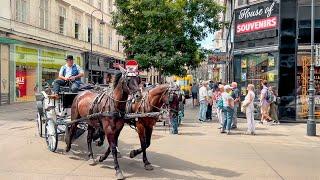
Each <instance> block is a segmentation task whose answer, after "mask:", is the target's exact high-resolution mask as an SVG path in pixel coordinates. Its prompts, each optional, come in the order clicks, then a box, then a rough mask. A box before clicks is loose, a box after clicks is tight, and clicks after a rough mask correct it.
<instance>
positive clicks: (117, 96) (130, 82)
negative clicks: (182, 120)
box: [66, 72, 141, 179]
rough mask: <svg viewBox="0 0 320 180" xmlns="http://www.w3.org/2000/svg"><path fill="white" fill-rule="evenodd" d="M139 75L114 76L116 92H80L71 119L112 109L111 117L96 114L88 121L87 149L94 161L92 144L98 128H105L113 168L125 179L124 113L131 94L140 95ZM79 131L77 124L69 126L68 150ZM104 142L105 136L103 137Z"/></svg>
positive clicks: (122, 74)
mask: <svg viewBox="0 0 320 180" xmlns="http://www.w3.org/2000/svg"><path fill="white" fill-rule="evenodd" d="M139 84H140V77H138V76H134V77H127V76H126V73H124V72H123V73H119V74H117V75H116V77H115V81H114V85H113V88H114V89H113V91H112V92H104V93H103V94H99V93H96V92H93V91H85V92H83V93H81V94H79V95H78V96H77V97H76V98H75V100H74V101H73V104H72V107H71V120H76V119H79V118H81V117H86V116H88V115H90V114H92V113H99V112H109V114H110V116H102V117H97V118H95V119H90V120H87V121H86V123H87V125H88V129H87V130H88V136H87V143H88V150H89V158H90V159H91V160H93V152H92V147H91V143H92V140H93V135H94V131H95V130H99V129H103V132H104V133H100V134H104V135H105V137H106V138H107V140H108V143H109V148H108V150H110V149H111V150H112V155H113V159H114V168H115V170H116V177H117V179H123V178H124V177H123V174H122V171H121V169H120V167H119V163H118V159H117V149H116V147H117V144H118V137H119V135H120V132H121V130H122V128H123V126H124V122H125V120H124V115H125V113H126V112H125V110H126V103H127V101H128V96H129V95H132V97H135V98H139V97H141V91H140V88H139ZM76 130H77V123H74V124H72V125H71V126H70V127H68V128H67V132H66V144H67V147H66V151H67V152H68V151H69V150H70V148H71V143H72V139H73V137H74V135H75V132H76ZM100 139H101V141H103V139H102V138H100Z"/></svg>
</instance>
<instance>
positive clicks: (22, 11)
mask: <svg viewBox="0 0 320 180" xmlns="http://www.w3.org/2000/svg"><path fill="white" fill-rule="evenodd" d="M16 20H17V21H20V22H24V23H26V22H27V0H16Z"/></svg>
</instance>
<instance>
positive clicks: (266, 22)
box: [237, 16, 278, 34]
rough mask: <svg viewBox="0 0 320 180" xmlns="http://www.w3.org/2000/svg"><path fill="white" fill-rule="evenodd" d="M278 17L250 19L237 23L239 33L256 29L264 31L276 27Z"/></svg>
mask: <svg viewBox="0 0 320 180" xmlns="http://www.w3.org/2000/svg"><path fill="white" fill-rule="evenodd" d="M277 24H278V18H277V17H276V16H273V17H269V18H265V19H258V20H254V21H248V22H245V23H241V24H238V25H237V34H243V33H249V32H254V31H262V30H266V29H272V28H276V27H277Z"/></svg>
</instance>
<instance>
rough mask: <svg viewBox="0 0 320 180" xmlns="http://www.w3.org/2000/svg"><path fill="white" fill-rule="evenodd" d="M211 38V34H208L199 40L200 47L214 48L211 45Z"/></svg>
mask: <svg viewBox="0 0 320 180" xmlns="http://www.w3.org/2000/svg"><path fill="white" fill-rule="evenodd" d="M213 39H214V36H213V34H209V35H208V37H207V38H206V39H204V40H203V41H201V42H200V44H201V47H203V48H206V49H211V50H213V48H214V47H213Z"/></svg>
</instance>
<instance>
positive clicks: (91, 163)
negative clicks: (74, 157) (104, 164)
mask: <svg viewBox="0 0 320 180" xmlns="http://www.w3.org/2000/svg"><path fill="white" fill-rule="evenodd" d="M88 164H89V165H90V166H95V165H97V161H96V160H94V159H92V158H90V159H89V160H88Z"/></svg>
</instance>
